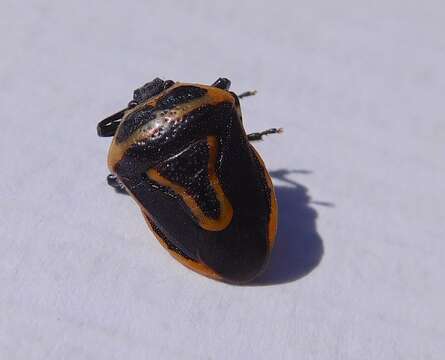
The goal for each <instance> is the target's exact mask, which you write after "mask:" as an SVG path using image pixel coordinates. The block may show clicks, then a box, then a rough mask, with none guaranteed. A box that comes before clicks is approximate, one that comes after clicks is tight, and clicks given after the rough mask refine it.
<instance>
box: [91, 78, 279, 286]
mask: <svg viewBox="0 0 445 360" xmlns="http://www.w3.org/2000/svg"><path fill="white" fill-rule="evenodd" d="M229 87H230V81H229V80H228V79H225V78H219V79H218V80H217V81H215V82H214V83H213V84H212V85H210V86H208V85H198V84H185V83H175V82H173V81H171V80H167V81H163V80H161V79H159V78H156V79H154V80H153V81H151V82H149V83H147V84H145V85H144V86H142V87H140V88H139V89H137V90H135V91H134V94H133V100H131V101H130V102H129V104H128V106H127V107H126V108H125V109H123V110H121V111H119V112H117V113H116V114H114V115H112V116H110V117H108V118H106V119H105V120H103V121H101V122H100V123H99V124H98V126H97V132H98V135H99V136H113V141H112V143H111V146H110V150H109V154H108V167H109V169H110V171H111V172H112V174H110V175H109V176H108V183H109V184H110V185H112V186H113V187H115V188H117V190H119V191H122V192H127V193H128V194H130V195H131V196H132V197H133V198H134V200H136V202H137V203H138V205H139V206H140V208H141V210H142V214H143V216H144V218H145V220H146V221H147V224H148V226H149V227H150V228H151V230H152V231H153V233H154V234H155V235H156V237H157V238H158V240H159V241H160V243H161V244H162V245H163V246H164V247H165V248H166V249H167V250H168V251H169V252H170V254H171V255H173V257H175V258H176V259H177V260H178V261H180V262H181V263H182V264H184V265H185V266H187V267H189V268H191V269H193V270H195V271H197V272H198V273H201V274H203V275H206V276H208V277H211V278H214V279H218V280H222V281H226V282H231V283H244V282H247V281H250V280H252V279H253V278H255V277H256V276H258V274H260V273H261V271H262V270H263V269H264V267H265V265H266V263H267V260H268V258H269V255H270V252H271V250H272V247H273V244H274V240H275V235H276V230H277V201H276V198H275V193H274V189H273V185H272V181H271V179H270V176H269V174H268V172H267V170H266V168H265V167H264V164H263V161H262V160H261V158H260V156H259V155H258V153H257V152H256V151H255V149H254V148H253V146H252V145H251V144H250V143H249V142H250V141H255V140H260V139H261V137H262V136H263V135H266V134H271V133H278V132H280V131H281V129H269V130H266V131H264V132H260V133H253V134H249V135H246V133H245V131H244V128H243V123H242V117H241V110H240V103H239V100H238V99H239V98H241V97H244V96H248V95H252V94H253V93H251V92H247V93H243V94H241V95H239V96H237V95H236V94H234V93H233V92H230V91H229Z"/></svg>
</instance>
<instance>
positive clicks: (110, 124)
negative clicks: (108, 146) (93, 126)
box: [97, 107, 128, 137]
mask: <svg viewBox="0 0 445 360" xmlns="http://www.w3.org/2000/svg"><path fill="white" fill-rule="evenodd" d="M127 109H128V107H127V108H125V109H122V110H121V111H118V112H117V113H116V114H113V115H111V116H109V117H107V118H106V119H104V120H102V121H101V122H100V123H99V124H97V135H99V136H102V137H109V136H114V133H115V132H116V130H117V127H118V126H119V124H120V122H121V120H122V117H123V116H124V114H125V111H126V110H127Z"/></svg>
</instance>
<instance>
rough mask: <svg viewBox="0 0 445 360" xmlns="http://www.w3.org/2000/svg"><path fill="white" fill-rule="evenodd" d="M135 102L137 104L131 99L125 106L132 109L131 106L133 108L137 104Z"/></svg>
mask: <svg viewBox="0 0 445 360" xmlns="http://www.w3.org/2000/svg"><path fill="white" fill-rule="evenodd" d="M137 104H138V102H137V101H135V100H131V101H130V102H129V103H128V105H127V107H128V108H129V109H132V108H134V107H135V106H137Z"/></svg>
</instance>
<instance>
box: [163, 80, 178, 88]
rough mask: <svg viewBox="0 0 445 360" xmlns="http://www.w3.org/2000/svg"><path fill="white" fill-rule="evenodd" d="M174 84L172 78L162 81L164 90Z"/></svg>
mask: <svg viewBox="0 0 445 360" xmlns="http://www.w3.org/2000/svg"><path fill="white" fill-rule="evenodd" d="M174 84H175V82H174V81H172V80H166V81H165V82H164V90H165V89H168V88H169V87H172V86H173V85H174Z"/></svg>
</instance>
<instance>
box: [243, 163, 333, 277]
mask: <svg viewBox="0 0 445 360" xmlns="http://www.w3.org/2000/svg"><path fill="white" fill-rule="evenodd" d="M290 173H297V174H310V173H311V172H310V171H307V170H294V171H289V170H277V171H271V172H270V175H271V177H272V178H274V179H279V180H281V181H282V182H285V183H287V184H289V185H290V186H275V193H276V196H277V201H278V211H279V215H278V218H279V219H278V232H277V238H276V242H275V246H274V249H273V251H272V254H271V259H270V262H269V265H268V267H267V268H266V270H265V272H264V273H263V274H262V275H261V276H260V277H259V278H258V279H256V280H254V281H253V283H251V284H250V285H260V286H261V285H276V284H282V283H287V282H292V281H295V280H298V279H300V278H302V277H304V276H306V275H307V274H309V273H310V272H311V271H312V270H314V269H315V268H316V267H317V265H318V264H319V263H320V261H321V259H322V257H323V252H324V249H323V241H322V239H321V236H320V235H319V233H318V231H317V224H316V220H317V216H318V214H317V212H316V211H315V210H314V209H313V208H312V207H310V206H309V204H311V203H312V204H319V205H324V206H333V204H331V203H326V202H315V201H311V198H310V197H309V195H308V189H307V188H306V187H304V186H303V185H301V184H299V183H297V182H295V181H293V180H290V179H288V178H287V177H286V175H288V174H290Z"/></svg>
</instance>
